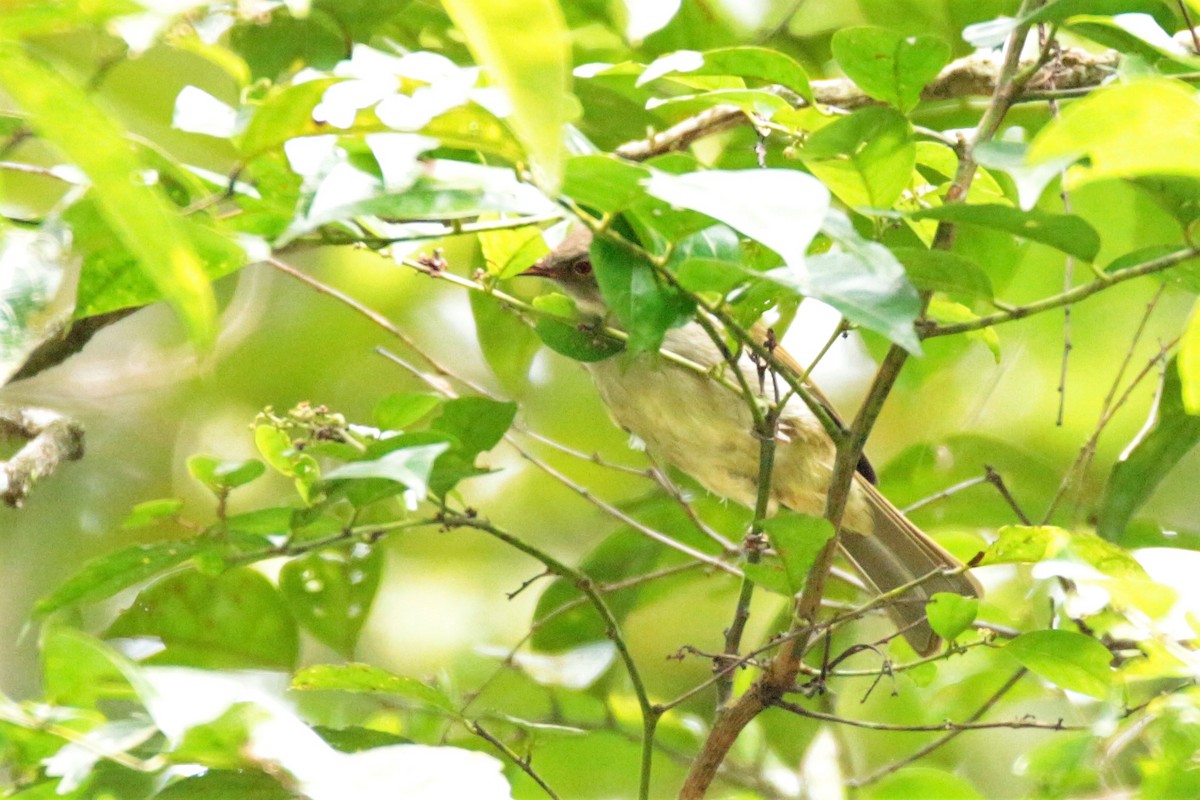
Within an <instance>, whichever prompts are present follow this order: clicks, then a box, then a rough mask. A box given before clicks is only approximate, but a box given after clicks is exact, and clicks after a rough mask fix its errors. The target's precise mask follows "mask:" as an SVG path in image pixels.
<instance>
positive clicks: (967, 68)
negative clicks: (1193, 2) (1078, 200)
mask: <svg viewBox="0 0 1200 800" xmlns="http://www.w3.org/2000/svg"><path fill="white" fill-rule="evenodd" d="M1120 60H1121V55H1120V54H1119V53H1117V52H1115V51H1108V52H1105V53H1099V54H1095V53H1088V52H1086V51H1083V50H1066V51H1064V52H1063V54H1062V58H1061V59H1060V60H1058V61H1057V62H1056V63H1055V64H1052V65H1049V66H1045V67H1043V66H1041V65H1039V64H1037V62H1029V64H1028V65H1026V66H1035V67H1036V68H1035V69H1034V70H1033V73H1032V74H1031V75H1030V76H1029V79H1028V80H1027V81H1026V82H1025V83H1024V85H1022V86H1021V87H1020V89H1021V90H1020V91H1018V92H1015V93H1014V96H1013V97H1012V98H1010V99H1009V101H1008V102H1009V104H1011V103H1014V102H1020V101H1023V100H1027V99H1035V98H1037V99H1041V98H1042V97H1043V96H1045V95H1046V94H1047V93H1048V92H1050V93H1053V94H1054V95H1056V96H1064V95H1066V94H1067V93H1071V92H1079V91H1083V92H1088V91H1092V90H1094V89H1095V88H1096V87H1098V86H1100V85H1101V84H1103V83H1104V82H1105V81H1107V80H1109V79H1110V78H1111V77H1112V76H1113V75H1114V74H1116V69H1117V67H1118V65H1119V64H1120ZM1007 76H1008V77H1011V72H1010V73H1007ZM1005 81H1006V71H1005V64H1003V63H998V62H997V61H996V60H995V58H993V57H992V56H991V55H990V54H987V53H984V54H976V55H971V56H967V57H965V58H960V59H958V60H957V61H954V62H951V63H950V64H949V65H947V66H946V67H945V68H944V69H943V70H942V71H941V72H940V73H939V74H938V76H937V77H936V78H934V79H933V80H932V81H930V82H929V84H928V85H927V86H926V87H925V89H924V91H923V92H922V93H921V97H922V99H923V100H952V99H961V98H965V97H971V96H979V97H985V96H994V95H995V92H996V89H997V87H998V86H1001V85H1004V84H1005ZM812 91H813V95H814V99H815V100H816V103H817V104H818V105H821V106H834V107H836V108H839V109H843V110H854V109H857V108H862V107H864V106H867V105H874V104H876V103H877V102H878V101H876V100H874V99H872V98H871V97H869V96H868V95H866V94H864V93H863V91H862V90H861V89H859V88H858V86H856V85H855V84H854V83H853V82H852V81H850V80H846V79H839V78H833V79H828V80H815V81H812ZM777 93H778V94H780V95H782V96H784V97H785V98H787V99H788V100H789V102H791V103H792V104H793V105H797V106H800V105H805V103H804V101H803V100H802V99H801V98H799V97H797V96H795V95H793V94H792V93H790V92H786V91H777ZM753 123H754V120H752V119H750V118H749V117H748V116H747V115H746V112H744V111H743V110H742V109H741V108H739V107H737V106H733V105H721V106H713V107H712V108H708V109H705V110H704V111H702V112H700V113H698V114H696V115H694V116H691V117H688V118H687V119H685V120H683V121H682V122H679V123H677V124H675V125H673V126H671V127H670V128H667V129H666V130H664V131H660V132H659V133H655V134H652V135H651V136H649V137H648V138H646V139H640V140H636V141H632V142H628V143H626V144H623V145H621V146H620V147H618V148H617V150H616V153H617V155H619V156H621V157H622V158H627V159H630V160H631V161H644V160H646V159H648V158H651V157H653V156H656V155H662V154H663V153H669V152H673V151H677V150H683V149H685V148H687V147H688V146H690V145H691V144H692V143H694V142H696V141H697V140H699V139H702V138H704V137H705V136H711V135H713V134H716V133H721V132H723V131H727V130H730V129H731V128H735V127H738V126H740V125H749V124H753Z"/></svg>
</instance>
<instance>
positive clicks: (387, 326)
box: [265, 256, 488, 395]
mask: <svg viewBox="0 0 1200 800" xmlns="http://www.w3.org/2000/svg"><path fill="white" fill-rule="evenodd" d="M265 263H267V264H269V265H270V266H271V267H273V268H274V269H276V270H278V271H279V272H282V273H283V274H285V275H288V276H290V277H292V278H295V279H296V280H298V281H300V282H301V283H303V284H304V285H306V286H308V287H309V288H311V289H314V290H316V291H317V292H318V293H320V294H324V295H327V296H329V297H332V298H333V299H334V300H337V301H338V302H339V303H342V304H343V305H345V306H348V307H349V308H351V309H353V310H354V311H356V312H358V313H359V314H361V315H362V316H364V317H366V318H367V319H369V320H370V321H371V322H373V323H375V325H377V326H378V327H380V328H382V329H383V330H385V331H387V332H388V333H389V334H391V335H392V336H394V337H395V338H397V339H399V340H400V341H401V342H403V343H404V345H405V346H406V347H408V348H409V349H410V350H412V351H413V352H415V353H417V354H418V355H420V356H421V358H423V359H424V360H425V361H426V363H428V364H429V365H430V366H431V367H432V368H433V369H434V370H435V371H436V372H437V373H438V374H439V375H442V376H444V377H448V378H453V379H454V380H456V381H458V382H459V383H461V384H463V385H464V386H466V387H468V388H469V389H471V390H472V391H474V392H476V393H478V394H482V395H487V394H488V391H487V390H486V389H484V388H483V387H481V386H479V385H478V384H476V383H473V382H471V381H469V380H467V379H466V378H463V377H461V376H459V375H456V374H454V373H453V372H451V371H450V370H449V369H447V368H446V367H444V366H442V365H441V364H439V363H438V362H437V361H436V360H434V359H433V358H432V357H431V356H430V355H429V354H428V353H426V352H425V351H424V350H422V349H421V348H420V347H419V346H417V343H416V342H414V341H413V340H412V339H411V338H410V337H409V336H408V334H406V333H405V332H404V331H402V330H400V328H398V327H396V325H394V324H393V323H392V321H391V320H389V319H388V318H387V317H385V316H383V315H382V314H380V313H379V312H378V311H376V310H374V309H373V308H370V307H369V306H366V305H364V304H363V303H360V302H359V301H357V300H355V299H354V298H353V297H351V296H350V295H348V294H346V293H345V292H342V291H340V290H338V289H335V288H334V287H332V286H330V285H329V284H327V283H323V282H322V281H319V280H317V279H316V278H314V277H313V276H311V275H309V274H307V273H305V272H301V271H300V270H298V269H296V268H295V267H293V266H291V265H290V264H287V263H285V262H283V261H280V260H279V259H278V258H276V257H274V256H271V257H270V258H267V259H266V261H265Z"/></svg>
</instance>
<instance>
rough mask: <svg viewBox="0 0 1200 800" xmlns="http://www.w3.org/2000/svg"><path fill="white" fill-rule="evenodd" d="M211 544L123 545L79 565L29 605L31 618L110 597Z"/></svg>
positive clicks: (205, 542) (197, 541)
mask: <svg viewBox="0 0 1200 800" xmlns="http://www.w3.org/2000/svg"><path fill="white" fill-rule="evenodd" d="M214 546H215V545H214V543H213V542H212V541H208V540H201V539H192V540H189V541H183V542H155V543H154V544H139V545H134V546H132V547H126V548H124V549H122V550H118V551H116V552H115V553H108V554H107V555H103V556H100V557H99V558H96V559H93V560H91V561H89V562H87V563H86V564H84V565H83V568H82V569H80V570H79V571H78V572H77V573H75V575H73V576H72V577H71V578H69V579H67V581H66V582H65V583H63V584H62V585H60V586H59V587H58V588H57V589H55V590H54V591H53V592H51V593H50V594H49V595H47V596H46V597H43V598H42V599H41V600H38V601H37V603H36V604H35V605H34V607H33V616H34V618H35V619H41V618H43V617H45V616H47V615H48V614H52V613H54V612H55V611H58V610H59V609H62V608H66V607H67V606H72V605H77V604H79V603H91V602H94V601H96V600H102V599H104V598H106V597H111V596H112V595H114V594H116V593H117V592H120V591H122V590H123V589H128V588H129V587H130V586H134V585H136V584H139V583H141V582H142V581H144V580H147V579H149V578H152V577H154V576H155V575H158V574H160V573H162V572H166V571H167V570H169V569H172V568H174V567H177V566H179V565H180V564H183V563H184V562H186V561H188V560H190V559H191V558H193V557H194V556H196V555H199V554H200V553H203V552H206V551H209V550H212V549H213V548H214Z"/></svg>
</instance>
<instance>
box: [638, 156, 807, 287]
mask: <svg viewBox="0 0 1200 800" xmlns="http://www.w3.org/2000/svg"><path fill="white" fill-rule="evenodd" d="M644 183H645V187H646V191H647V192H649V193H650V194H651V195H653V196H655V197H657V198H659V199H660V200H665V201H666V202H668V203H670V204H671V205H674V206H679V207H681V208H689V209H692V210H693V211H699V212H700V213H701V214H707V215H708V216H710V217H712V218H714V219H718V220H720V221H721V222H724V223H725V224H727V225H729V226H730V227H731V228H734V229H735V230H737V231H740V232H741V233H742V234H743V235H745V236H748V237H750V238H751V239H754V240H756V241H759V242H762V243H763V244H765V245H766V246H767V247H769V248H771V249H772V250H774V251H775V252H776V253H778V254H779V255H780V256H782V257H783V259H784V261H786V262H788V265H789V266H791V267H792V268H793V269H794V270H796V271H797V273H798V274H799V275H801V276H804V272H803V270H804V263H805V254H806V252H807V250H808V246H809V245H810V244H811V243H812V240H813V237H815V236H816V235H817V232H818V231H819V230H820V229H821V224H822V223H823V222H824V221H825V215H826V213H827V212H828V210H829V190H828V189H826V188H825V186H824V185H823V184H822V183H821V182H820V181H818V180H817V179H816V178H814V177H812V176H811V175H805V174H804V173H802V172H798V171H796V170H789V169H756V170H736V171H732V170H708V171H705V172H692V173H688V174H685V175H671V174H669V173H666V172H660V171H655V172H654V173H653V174H651V175H650V176H649V177H648V178H647V179H646V180H645V181H644ZM801 282H802V283H807V281H805V280H804V279H803V277H802V278H801Z"/></svg>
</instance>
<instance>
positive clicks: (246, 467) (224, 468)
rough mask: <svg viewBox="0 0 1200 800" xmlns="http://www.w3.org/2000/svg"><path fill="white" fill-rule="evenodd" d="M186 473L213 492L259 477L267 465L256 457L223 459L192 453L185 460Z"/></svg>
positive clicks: (233, 487)
mask: <svg viewBox="0 0 1200 800" xmlns="http://www.w3.org/2000/svg"><path fill="white" fill-rule="evenodd" d="M187 469H188V474H190V475H191V476H192V477H193V478H195V479H196V480H198V481H200V482H201V483H202V484H204V486H205V487H206V488H207V489H208V490H209V491H211V492H213V493H214V494H221V493H222V492H226V491H228V490H229V489H235V488H237V487H238V486H244V485H246V484H247V483H250V481H252V480H254V479H256V478H259V477H261V476H262V474H263V473H264V472H266V471H267V466H266V464H264V463H263V462H261V461H259V460H258V459H257V458H247V459H245V460H244V461H224V460H222V459H219V458H217V457H216V456H206V455H194V456H190V457H189V458H188V460H187Z"/></svg>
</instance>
